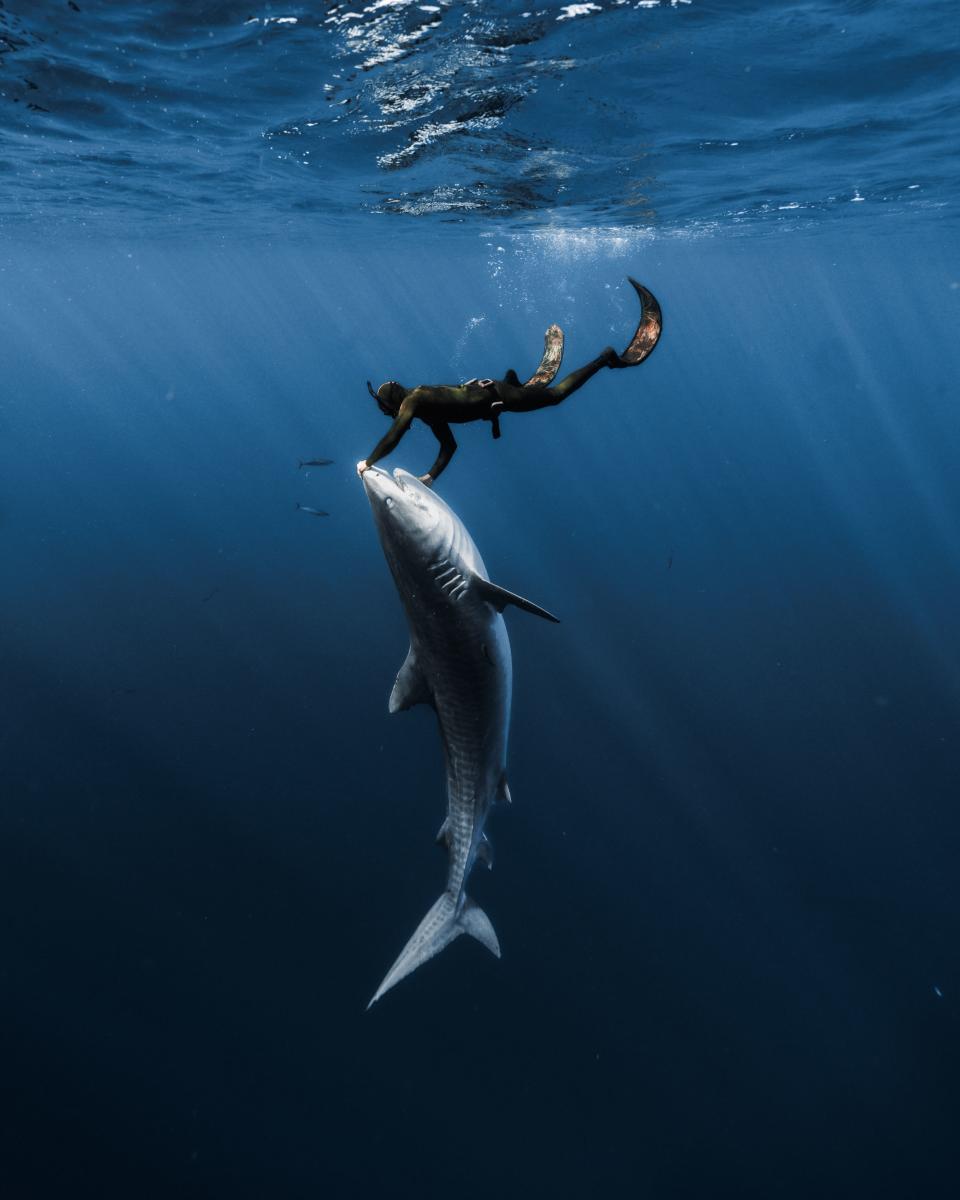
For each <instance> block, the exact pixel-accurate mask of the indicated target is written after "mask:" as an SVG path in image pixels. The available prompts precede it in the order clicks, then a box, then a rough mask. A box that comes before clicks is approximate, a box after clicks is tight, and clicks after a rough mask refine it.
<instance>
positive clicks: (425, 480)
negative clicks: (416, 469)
mask: <svg viewBox="0 0 960 1200" xmlns="http://www.w3.org/2000/svg"><path fill="white" fill-rule="evenodd" d="M417 478H418V479H419V480H420V482H421V483H425V484H426V485H427V487H433V476H432V475H418V476H417Z"/></svg>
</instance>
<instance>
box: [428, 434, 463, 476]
mask: <svg viewBox="0 0 960 1200" xmlns="http://www.w3.org/2000/svg"><path fill="white" fill-rule="evenodd" d="M430 428H431V429H432V430H433V432H434V433H435V434H436V438H437V441H438V442H439V443H440V453H439V454H438V455H437V461H436V462H435V463H434V464H433V466H432V467H431V468H430V470H429V471H428V472H427V474H428V475H429V476H430V478H431V479H438V478H439V477H440V474H441V472H443V471H445V470H446V468H447V465H448V464H449V462H450V459H451V458H453V455H454V451H455V450H456V448H457V441H456V438H455V437H454V436H453V434H452V433H451V432H450V426H449V425H448V424H447V423H446V421H444V422H442V423H441V422H439V421H438V422H437V423H436V424H435V425H434V424H431V426H430Z"/></svg>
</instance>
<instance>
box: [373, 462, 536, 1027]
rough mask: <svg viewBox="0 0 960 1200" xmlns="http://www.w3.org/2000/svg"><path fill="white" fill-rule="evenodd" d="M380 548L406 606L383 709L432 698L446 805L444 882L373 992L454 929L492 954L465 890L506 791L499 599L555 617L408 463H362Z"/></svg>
mask: <svg viewBox="0 0 960 1200" xmlns="http://www.w3.org/2000/svg"><path fill="white" fill-rule="evenodd" d="M362 479H363V486H364V490H365V491H366V493H367V498H368V500H369V501H370V507H371V508H372V510H373V516H374V521H375V523H376V527H377V532H378V534H379V536H380V543H381V545H382V547H383V552H384V555H385V557H386V560H387V564H388V565H389V567H390V572H391V574H392V575H393V580H394V583H395V584H396V586H397V591H398V592H399V593H400V599H401V601H402V602H403V607H404V609H405V611H406V616H407V624H408V626H409V629H410V650H409V652H408V654H407V657H406V659H405V661H404V663H403V666H402V667H401V668H400V673H399V674H398V675H397V680H396V683H395V684H394V685H393V691H392V692H391V693H390V704H389V708H390V712H391V713H395V712H401V711H403V710H404V709H408V708H412V707H413V706H414V705H415V704H429V705H431V706H432V707H433V709H434V710H435V711H436V714H437V721H438V724H439V726H440V739H441V741H442V743H443V751H444V759H445V762H446V772H447V815H446V819H445V820H444V822H443V824H442V826H441V827H440V832H439V834H438V835H437V841H438V842H439V843H440V844H441V845H442V846H443V847H445V849H446V851H447V860H448V865H447V883H446V887H445V888H444V890H443V892H442V893H441V895H440V898H439V899H438V900H437V901H436V902H435V903H434V904H433V906H432V907H431V908H430V910H429V911H428V913H427V915H426V916H425V917H424V918H423V920H422V921H421V922H420V924H419V925H418V926H417V928H416V930H415V931H414V933H413V936H412V937H411V938H410V940H409V941H408V942H407V944H406V945H405V946H404V948H403V950H401V952H400V955H399V957H398V958H397V960H396V962H395V963H394V964H393V966H392V967H391V968H390V970H389V971H388V972H387V974H386V975H385V976H384V979H383V982H382V983H381V984H380V986H379V987H378V988H377V990H376V992H375V994H374V996H373V999H372V1000H371V1001H370V1003H369V1004H368V1005H367V1008H370V1007H372V1006H373V1005H374V1004H375V1003H376V1002H377V1001H378V1000H379V999H380V997H381V996H382V995H383V994H384V993H385V992H388V991H389V990H390V989H391V988H392V987H394V985H395V984H397V983H399V982H400V980H401V979H404V978H406V976H407V975H409V974H410V973H411V972H412V971H415V970H416V969H417V967H419V966H420V965H421V964H422V963H425V962H427V961H428V960H429V959H431V958H433V957H434V955H436V954H439V953H440V951H441V950H443V949H444V948H445V947H447V946H449V945H450V943H451V942H452V941H454V940H455V939H456V938H458V937H459V936H460V935H461V934H462V933H467V934H469V935H470V936H471V937H473V938H476V940H477V941H478V942H480V943H481V944H482V945H484V946H486V948H487V949H488V950H489V951H490V952H491V953H492V954H494V955H495V956H496V957H497V958H499V957H500V944H499V942H498V941H497V935H496V933H495V932H494V928H493V925H492V924H491V922H490V918H489V917H488V916H487V914H486V913H485V912H484V911H483V909H482V908H480V906H479V905H478V904H476V903H475V902H474V901H473V900H471V899H470V897H469V896H468V895H467V894H466V890H465V889H466V882H467V877H468V876H469V874H470V871H471V870H472V868H473V865H474V863H475V862H476V861H477V859H480V860H481V862H483V863H484V864H485V865H486V866H487V867H488V868H489V867H490V866H491V865H492V855H491V850H490V843H489V841H488V839H487V836H486V834H485V833H484V826H485V824H486V821H487V818H488V816H489V815H490V812H491V810H492V809H493V806H494V805H495V804H496V803H497V802H503V803H508V804H509V803H510V789H509V788H508V786H507V776H506V758H507V734H508V729H509V724H510V699H511V691H512V685H513V668H512V664H511V657H510V641H509V639H508V637H507V628H506V625H505V623H504V620H503V616H502V615H501V614H502V613H503V610H504V608H505V607H506V606H507V605H508V604H513V605H516V606H517V607H518V608H522V609H525V610H526V611H527V612H530V613H534V614H536V615H537V616H539V617H545V618H546V619H547V620H548V621H556V620H557V618H556V617H554V616H553V615H552V614H551V613H549V612H547V611H546V609H543V608H540V607H538V606H537V605H536V604H532V603H531V602H530V601H529V600H525V599H524V598H523V597H522V596H517V595H515V594H514V593H513V592H508V591H507V590H506V589H505V588H502V587H498V586H497V585H496V584H495V583H491V581H490V578H489V576H488V575H487V571H486V568H485V567H484V565H483V559H482V558H481V557H480V552H479V551H478V550H477V547H476V545H475V544H474V542H473V539H472V538H471V536H470V534H469V533H468V532H467V529H466V526H465V525H464V524H463V522H462V521H461V520H460V519H459V517H458V516H457V515H456V513H455V512H454V511H453V509H452V508H450V506H449V505H448V504H446V503H445V502H444V501H443V500H441V498H440V497H439V496H437V495H436V494H435V493H434V492H433V491H431V490H430V488H429V487H428V486H427V485H426V484H425V483H422V482H421V481H420V480H419V479H418V478H417V477H416V476H415V475H411V474H410V473H409V472H408V471H404V470H401V469H398V470H396V471H394V473H393V475H391V474H390V473H389V472H388V471H384V470H381V469H380V468H379V467H370V468H369V469H368V470H367V471H365V472H364V474H363V476H362Z"/></svg>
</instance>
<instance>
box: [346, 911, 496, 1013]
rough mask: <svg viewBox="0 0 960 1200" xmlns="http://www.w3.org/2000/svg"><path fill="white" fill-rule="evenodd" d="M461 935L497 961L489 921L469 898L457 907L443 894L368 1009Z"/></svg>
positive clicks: (492, 931)
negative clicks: (493, 956) (474, 939)
mask: <svg viewBox="0 0 960 1200" xmlns="http://www.w3.org/2000/svg"><path fill="white" fill-rule="evenodd" d="M461 933H469V934H470V936H471V937H475V938H476V939H477V941H478V942H480V943H482V944H483V945H484V946H486V948H487V949H488V950H489V951H490V953H491V954H493V955H495V956H496V957H497V958H499V957H500V943H499V942H498V941H497V935H496V933H495V932H494V929H493V926H492V925H491V924H490V918H489V917H488V916H487V914H486V913H485V912H484V911H483V909H482V908H481V907H480V906H479V904H474V902H473V901H472V900H471V899H470V898H469V897H464V900H463V903H462V904H460V905H458V904H457V901H456V899H455V898H454V897H453V896H451V895H450V894H449V892H444V893H443V895H442V896H441V897H440V899H439V900H438V901H437V902H436V903H435V904H434V905H433V907H432V908H431V909H430V911H429V912H428V913H427V915H426V916H425V917H424V918H423V920H422V921H421V922H420V924H419V925H418V926H417V928H416V930H415V932H414V934H413V937H412V938H411V939H410V941H409V942H407V944H406V945H405V946H404V948H403V949H402V950H401V951H400V957H399V958H398V959H397V961H396V962H395V963H394V964H393V966H392V967H391V968H390V970H389V971H388V972H387V973H386V975H385V976H384V980H383V983H381V984H380V986H379V987H378V988H377V990H376V993H375V995H374V997H373V999H372V1000H371V1001H370V1003H369V1004H368V1005H367V1008H372V1007H373V1005H374V1004H376V1002H377V1001H378V1000H379V999H380V997H381V996H382V995H383V994H384V992H389V990H390V989H391V988H392V987H393V985H394V984H395V983H399V982H400V980H401V979H405V978H406V977H407V976H408V975H409V974H410V972H411V971H415V970H416V969H417V967H419V966H420V965H421V963H425V962H426V961H427V959H429V958H433V956H434V955H435V954H439V953H440V951H441V950H444V949H445V948H446V947H447V946H449V945H450V943H451V942H452V941H453V940H454V939H455V938H458V937H459V936H460V934H461Z"/></svg>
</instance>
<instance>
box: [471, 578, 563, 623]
mask: <svg viewBox="0 0 960 1200" xmlns="http://www.w3.org/2000/svg"><path fill="white" fill-rule="evenodd" d="M473 586H474V587H475V588H476V590H477V593H478V594H479V595H480V596H482V597H483V599H484V600H486V601H487V603H488V604H492V605H493V607H494V608H495V609H496V610H497V612H503V610H504V609H505V608H506V607H507V605H508V604H515V605H516V606H517V608H522V609H523V610H524V612H528V613H533V615H534V616H535V617H543V618H544V619H545V620H547V621H553V622H554V624H556V625H559V624H560V618H559V617H555V616H554V615H553V613H551V612H547V610H546V609H545V608H541V607H540V605H539V604H534V603H533V601H532V600H525V599H524V598H523V596H518V595H517V594H516V592H508V591H507V589H506V588H502V587H498V586H497V584H495V583H491V582H490V580H489V579H482V578H481V577H480V576H479V575H475V576H474V577H473Z"/></svg>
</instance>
